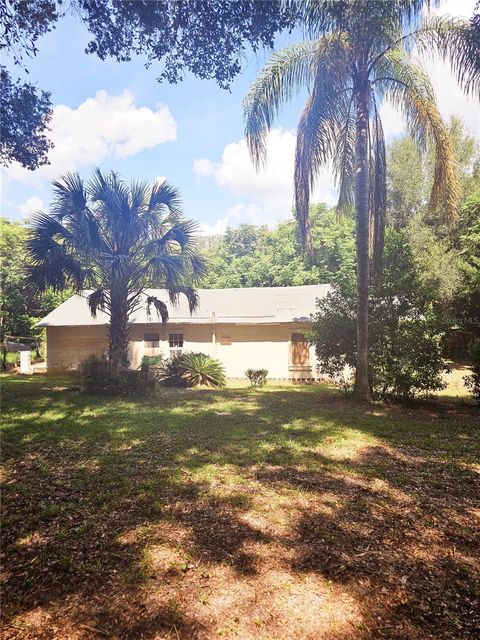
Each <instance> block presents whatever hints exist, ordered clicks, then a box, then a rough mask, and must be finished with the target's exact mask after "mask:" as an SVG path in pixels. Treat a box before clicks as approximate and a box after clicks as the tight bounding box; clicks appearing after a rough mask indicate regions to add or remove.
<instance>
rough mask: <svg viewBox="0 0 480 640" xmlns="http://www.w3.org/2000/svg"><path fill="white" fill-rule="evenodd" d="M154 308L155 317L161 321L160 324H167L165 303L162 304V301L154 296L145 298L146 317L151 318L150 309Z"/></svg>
mask: <svg viewBox="0 0 480 640" xmlns="http://www.w3.org/2000/svg"><path fill="white" fill-rule="evenodd" d="M152 306H153V307H154V309H155V311H156V312H157V315H158V317H159V318H161V319H162V324H167V322H168V307H167V305H166V304H165V302H163V301H162V300H160V299H159V298H157V297H156V296H147V307H146V309H147V316H148V317H151V311H150V308H151V307H152Z"/></svg>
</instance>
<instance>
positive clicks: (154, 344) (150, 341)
mask: <svg viewBox="0 0 480 640" xmlns="http://www.w3.org/2000/svg"><path fill="white" fill-rule="evenodd" d="M143 341H144V343H145V347H146V348H147V349H156V348H158V347H159V346H160V334H159V333H144V334H143Z"/></svg>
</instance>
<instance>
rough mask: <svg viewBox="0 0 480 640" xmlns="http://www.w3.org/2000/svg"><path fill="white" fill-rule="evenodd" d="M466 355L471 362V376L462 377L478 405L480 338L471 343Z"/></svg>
mask: <svg viewBox="0 0 480 640" xmlns="http://www.w3.org/2000/svg"><path fill="white" fill-rule="evenodd" d="M468 353H469V355H470V358H471V360H472V375H470V376H465V377H464V380H465V385H466V386H467V388H468V389H470V392H471V393H472V395H473V397H474V398H476V399H477V400H478V402H479V403H480V338H477V339H476V340H475V341H474V342H473V344H472V345H471V347H470V349H469V350H468Z"/></svg>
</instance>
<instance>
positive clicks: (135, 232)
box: [27, 169, 204, 376]
mask: <svg viewBox="0 0 480 640" xmlns="http://www.w3.org/2000/svg"><path fill="white" fill-rule="evenodd" d="M53 191H54V201H53V204H52V206H51V210H50V213H41V214H37V216H36V217H35V219H34V220H33V222H32V224H31V230H32V237H31V238H29V240H28V244H27V246H28V257H29V259H30V262H31V265H32V266H31V267H30V268H29V282H30V283H31V284H32V285H33V286H34V287H36V288H37V289H39V290H41V291H43V290H45V289H46V288H47V287H49V286H50V287H52V288H53V289H54V290H55V291H61V290H63V289H65V288H66V287H69V286H72V287H73V288H74V289H75V290H76V291H78V292H81V291H83V290H85V289H93V291H91V292H89V293H87V294H86V295H87V299H88V304H89V306H90V310H91V312H92V315H93V316H95V315H96V313H97V311H98V310H99V309H100V310H105V311H106V312H107V314H108V315H109V317H110V320H109V332H108V334H109V361H110V367H111V371H112V374H113V375H114V376H117V375H118V373H119V371H120V370H121V369H122V368H124V367H126V366H127V364H128V335H129V323H128V321H129V317H130V315H131V313H133V312H134V310H135V309H138V307H139V305H141V304H144V303H146V304H147V309H148V310H149V309H150V307H151V306H153V307H154V308H155V310H156V311H157V313H158V314H159V316H161V318H162V321H164V322H166V321H167V319H168V311H167V306H166V304H165V302H164V301H162V300H159V299H158V298H156V297H154V296H148V295H146V294H145V288H146V287H165V288H166V289H168V291H169V294H170V299H171V300H172V301H175V300H176V299H177V298H178V296H179V295H180V294H184V295H185V296H186V297H187V299H188V302H189V306H190V310H191V311H193V309H195V307H196V306H197V293H196V291H195V290H194V289H193V288H192V285H194V284H195V282H197V280H198V278H199V277H201V276H202V275H203V274H204V263H203V261H202V259H201V258H200V257H199V256H198V255H197V253H196V246H195V242H194V232H195V228H196V227H195V224H194V223H193V222H191V221H188V220H186V219H184V217H183V215H182V213H181V209H180V198H179V194H178V191H177V190H176V189H174V188H173V187H171V186H170V185H169V184H168V183H167V182H163V183H162V184H160V183H158V182H157V183H155V184H154V185H153V186H152V187H149V186H148V185H147V184H145V183H139V182H132V183H131V184H130V185H127V184H126V183H125V182H123V181H122V180H121V179H120V178H119V176H118V175H117V174H116V173H114V172H112V173H109V174H108V175H106V176H104V175H103V174H102V173H101V172H100V170H98V169H97V170H96V171H95V173H94V176H93V178H92V179H91V180H90V181H88V182H84V180H82V178H80V176H79V175H78V174H67V175H66V176H64V177H63V178H62V179H61V180H60V181H54V182H53Z"/></svg>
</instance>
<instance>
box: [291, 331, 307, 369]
mask: <svg viewBox="0 0 480 640" xmlns="http://www.w3.org/2000/svg"><path fill="white" fill-rule="evenodd" d="M309 356H310V349H309V348H308V342H307V341H306V340H305V336H304V335H303V333H292V365H298V366H308V364H309Z"/></svg>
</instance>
